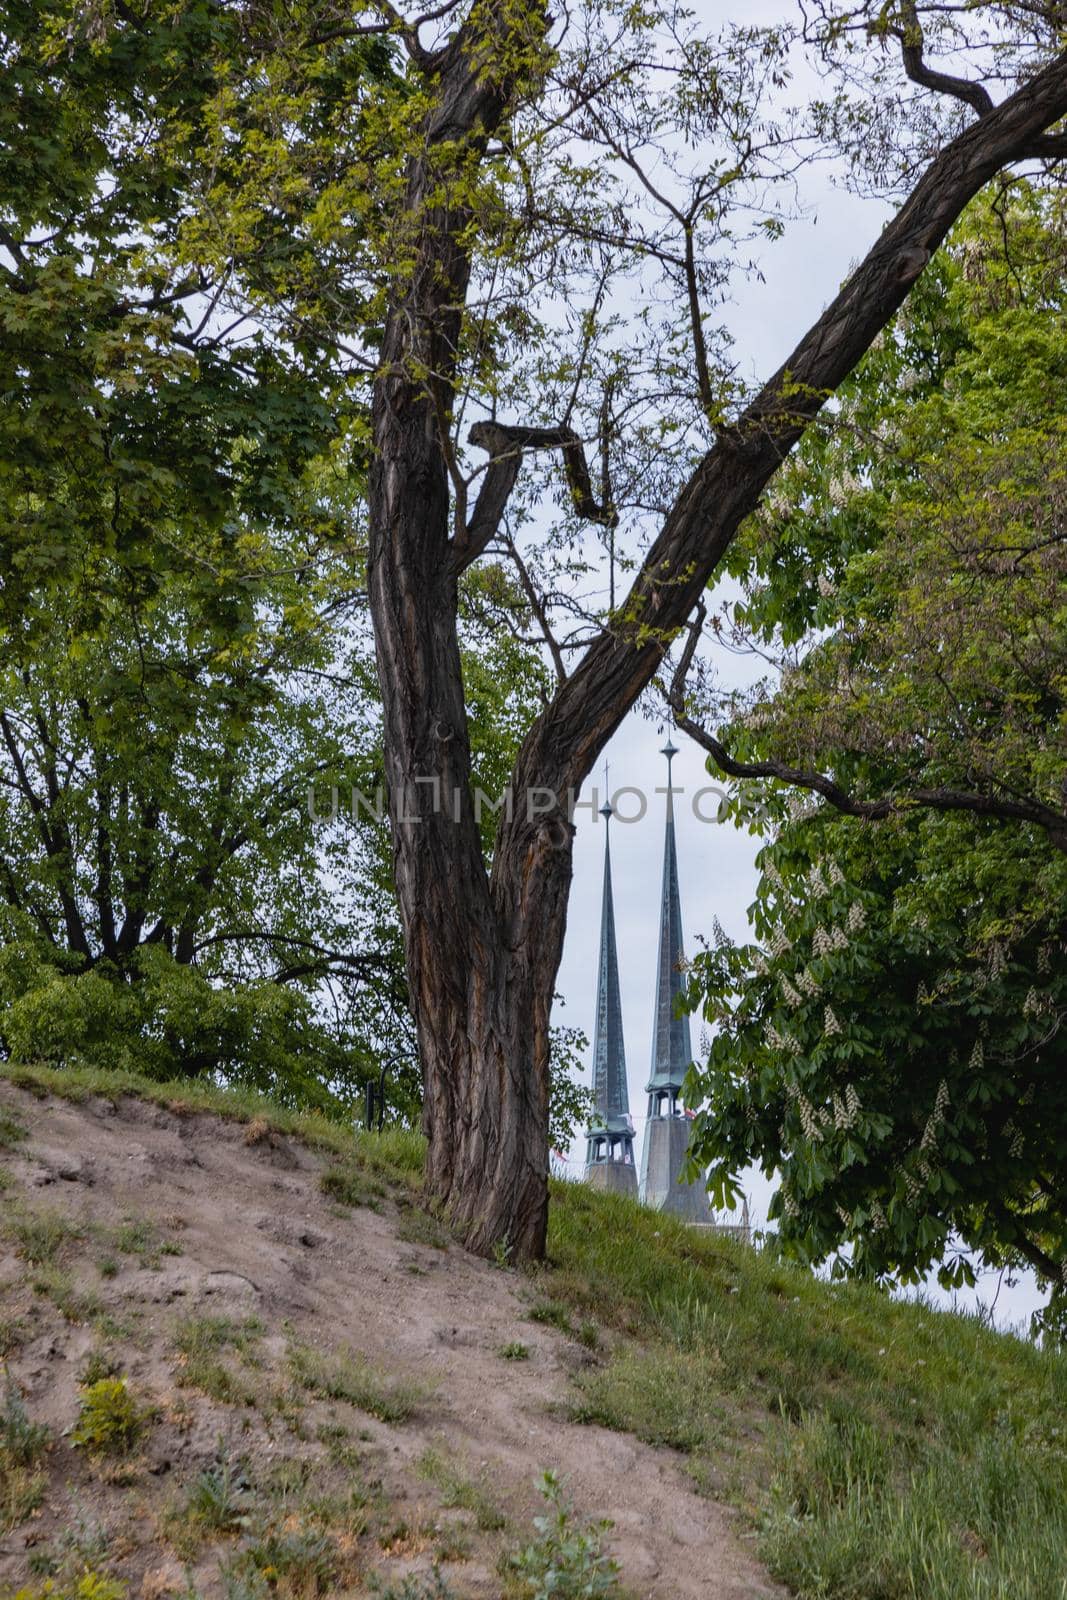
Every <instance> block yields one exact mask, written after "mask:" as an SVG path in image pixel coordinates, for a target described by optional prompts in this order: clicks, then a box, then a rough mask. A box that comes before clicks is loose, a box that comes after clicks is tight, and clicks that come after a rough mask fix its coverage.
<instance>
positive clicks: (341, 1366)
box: [289, 1345, 431, 1423]
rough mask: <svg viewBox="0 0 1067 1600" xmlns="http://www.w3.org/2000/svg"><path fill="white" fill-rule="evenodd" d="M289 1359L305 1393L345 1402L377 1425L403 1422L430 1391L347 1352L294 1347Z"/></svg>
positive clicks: (419, 1384) (422, 1402)
mask: <svg viewBox="0 0 1067 1600" xmlns="http://www.w3.org/2000/svg"><path fill="white" fill-rule="evenodd" d="M289 1360H290V1365H291V1367H292V1371H293V1376H294V1378H295V1379H296V1381H297V1382H298V1383H299V1384H301V1385H302V1387H303V1388H305V1389H307V1390H308V1392H309V1393H311V1394H318V1395H324V1396H325V1397H326V1398H327V1399H328V1400H345V1401H347V1402H348V1404H349V1405H352V1406H355V1407H356V1409H357V1411H366V1412H367V1414H368V1415H369V1416H372V1417H377V1418H378V1421H379V1422H389V1423H398V1422H407V1420H408V1419H409V1417H411V1416H413V1415H414V1413H415V1412H416V1411H417V1410H418V1408H419V1406H421V1405H423V1404H424V1403H425V1402H426V1400H427V1399H428V1398H429V1396H430V1392H431V1391H430V1390H429V1389H428V1388H427V1387H426V1386H425V1385H424V1384H421V1383H415V1382H414V1381H412V1380H410V1379H405V1378H396V1377H392V1376H390V1375H389V1374H387V1373H383V1372H380V1371H378V1369H377V1368H376V1367H372V1366H371V1365H370V1364H369V1363H368V1362H366V1361H364V1360H363V1359H362V1357H361V1356H357V1355H354V1354H352V1353H350V1352H340V1353H337V1354H329V1353H325V1352H323V1351H319V1350H312V1349H309V1348H308V1347H307V1346H304V1345H294V1346H292V1347H291V1348H290V1352H289Z"/></svg>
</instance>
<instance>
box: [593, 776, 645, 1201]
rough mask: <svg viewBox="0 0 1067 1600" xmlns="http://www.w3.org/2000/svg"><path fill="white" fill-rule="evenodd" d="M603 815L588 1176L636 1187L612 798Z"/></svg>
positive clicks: (619, 1186) (622, 1186) (603, 1185)
mask: <svg viewBox="0 0 1067 1600" xmlns="http://www.w3.org/2000/svg"><path fill="white" fill-rule="evenodd" d="M600 815H601V816H602V817H603V818H604V828H605V837H604V894H603V901H602V904H601V914H600V961H599V963H598V966H597V996H596V1026H595V1029H594V1033H593V1111H592V1115H591V1117H590V1119H589V1129H588V1145H587V1152H586V1165H585V1176H586V1179H587V1181H588V1182H591V1183H595V1184H597V1185H598V1186H599V1187H601V1188H606V1189H618V1190H622V1191H624V1192H628V1193H631V1194H636V1193H637V1171H636V1167H635V1165H634V1130H633V1123H632V1122H631V1120H630V1095H629V1090H628V1088H627V1085H626V1050H625V1047H624V1045H623V1036H622V998H621V995H620V991H619V957H618V951H617V948H616V944H615V903H614V898H613V895H612V888H611V832H610V830H611V818H612V815H613V813H612V809H611V806H610V804H605V805H603V806H601V808H600Z"/></svg>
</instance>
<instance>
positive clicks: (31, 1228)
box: [6, 1211, 79, 1267]
mask: <svg viewBox="0 0 1067 1600" xmlns="http://www.w3.org/2000/svg"><path fill="white" fill-rule="evenodd" d="M6 1232H7V1234H8V1237H9V1238H10V1239H11V1241H12V1243H13V1244H14V1246H15V1253H16V1255H18V1256H21V1258H22V1260H23V1261H26V1262H28V1263H29V1265H30V1266H31V1267H43V1266H49V1265H51V1263H52V1262H54V1261H55V1260H56V1259H57V1257H58V1256H59V1253H60V1251H61V1250H62V1248H63V1246H64V1245H65V1244H66V1243H67V1242H68V1241H69V1240H71V1239H76V1238H78V1237H79V1233H78V1229H77V1228H75V1227H74V1226H73V1225H72V1224H71V1223H70V1222H68V1220H67V1218H66V1217H64V1216H62V1215H61V1214H60V1213H59V1212H58V1211H25V1212H21V1213H16V1215H15V1216H13V1217H11V1218H10V1219H9V1220H8V1222H7V1223H6Z"/></svg>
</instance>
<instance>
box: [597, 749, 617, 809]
mask: <svg viewBox="0 0 1067 1600" xmlns="http://www.w3.org/2000/svg"><path fill="white" fill-rule="evenodd" d="M610 770H611V768H610V767H609V766H608V764H607V762H606V761H605V763H604V804H603V805H602V806H601V808H600V815H601V816H602V817H607V818H608V820H609V821H610V820H611V818H612V817H613V816H614V815H615V812H614V810H613V809H612V805H611V790H610V789H609V788H608V773H609V772H610Z"/></svg>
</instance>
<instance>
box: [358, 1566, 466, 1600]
mask: <svg viewBox="0 0 1067 1600" xmlns="http://www.w3.org/2000/svg"><path fill="white" fill-rule="evenodd" d="M438 1559H439V1560H442V1561H444V1560H448V1559H450V1558H449V1557H447V1556H439V1557H438ZM370 1593H371V1594H372V1595H373V1596H374V1600H458V1597H457V1595H456V1591H455V1590H454V1589H452V1588H450V1587H449V1585H448V1584H447V1583H446V1582H445V1579H444V1578H443V1577H442V1576H441V1573H440V1572H439V1570H438V1569H437V1567H436V1566H435V1567H434V1569H433V1571H432V1572H430V1573H428V1574H422V1573H414V1572H409V1573H408V1574H407V1576H406V1577H403V1578H396V1579H394V1580H393V1582H392V1583H386V1582H385V1581H384V1580H383V1579H382V1578H380V1577H379V1576H378V1575H377V1574H376V1573H372V1574H371V1577H370Z"/></svg>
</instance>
